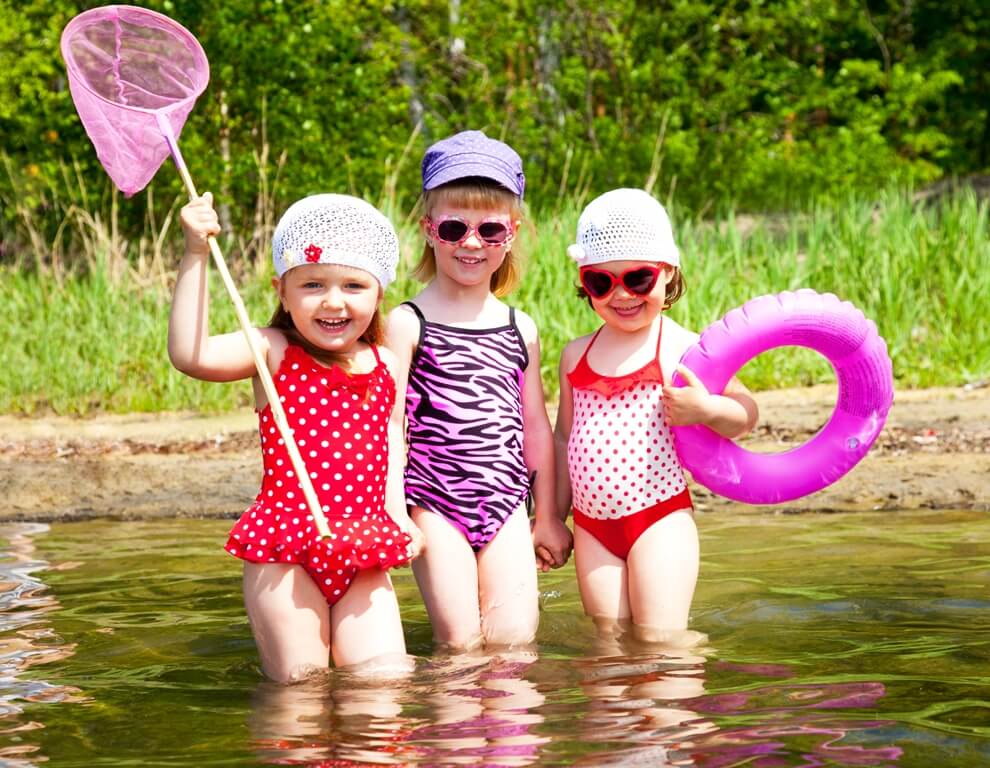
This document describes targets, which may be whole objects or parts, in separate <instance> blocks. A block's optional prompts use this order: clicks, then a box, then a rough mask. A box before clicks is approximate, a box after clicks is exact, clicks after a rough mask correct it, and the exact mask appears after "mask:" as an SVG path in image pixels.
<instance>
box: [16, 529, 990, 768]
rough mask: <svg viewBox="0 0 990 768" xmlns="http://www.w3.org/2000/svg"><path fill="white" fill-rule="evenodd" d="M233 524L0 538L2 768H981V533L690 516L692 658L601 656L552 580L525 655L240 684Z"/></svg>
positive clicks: (413, 646) (244, 633) (425, 660)
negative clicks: (230, 541)
mask: <svg viewBox="0 0 990 768" xmlns="http://www.w3.org/2000/svg"><path fill="white" fill-rule="evenodd" d="M227 527H229V523H226V522H218V521H172V522H154V523H150V522H149V523H116V522H115V523H111V522H99V521H98V522H87V523H76V524H58V525H52V526H51V527H50V528H49V527H48V526H37V525H24V524H10V525H6V526H4V527H3V528H0V550H2V552H3V553H4V555H3V557H2V559H0V582H2V589H0V665H2V666H0V762H2V764H3V765H11V766H19V765H24V766H27V765H42V764H49V765H58V766H92V765H101V766H123V765H130V764H135V763H138V762H140V763H141V764H143V765H197V766H213V765H216V766H221V765H223V766H228V765H253V764H257V765H264V764H277V765H311V766H331V765H333V766H343V765H382V764H393V765H462V764H470V765H479V764H480V765H491V766H501V765H505V766H517V765H571V764H573V765H694V766H705V767H707V768H720V767H722V766H763V767H765V768H770V767H771V766H773V767H774V768H777V767H778V766H811V765H830V766H831V765H835V766H845V765H855V766H930V765H935V764H943V765H952V766H983V765H987V764H990V726H988V724H990V699H988V696H987V694H986V691H987V690H990V687H988V684H990V680H988V674H990V673H988V670H990V648H988V646H990V618H988V617H990V611H988V608H990V596H988V593H987V584H988V583H990V520H988V519H986V516H985V515H979V514H977V513H960V512H946V513H937V512H929V513H924V514H914V513H912V514H907V513H900V514H891V513H872V514H869V513H864V514H841V515H838V514H837V515H803V516H761V515H755V514H723V513H718V514H711V515H708V516H705V517H702V518H701V520H700V527H701V531H702V547H703V563H702V571H701V579H700V582H699V586H698V593H697V596H696V599H695V605H694V610H693V616H692V626H693V627H694V628H695V629H697V630H700V631H702V632H705V633H707V635H708V642H707V644H706V645H704V646H701V647H697V648H694V649H691V650H690V651H684V650H679V651H678V650H674V649H671V648H662V647H652V648H647V647H636V646H632V645H629V644H612V645H608V644H602V643H598V642H596V641H595V640H594V638H593V637H592V632H591V625H590V622H589V621H588V620H587V619H586V618H585V617H584V616H583V615H582V613H581V608H580V601H579V599H578V595H577V590H576V587H575V585H574V572H573V568H572V567H570V566H569V567H567V568H565V569H562V570H561V571H556V572H554V573H553V574H550V575H549V576H544V577H541V590H542V600H541V602H542V606H543V613H542V617H541V625H540V634H539V637H538V640H539V644H538V647H537V649H535V651H533V650H526V651H523V650H520V651H515V652H511V653H509V652H506V653H502V654H498V655H494V656H486V655H482V654H478V655H468V656H455V657H450V656H446V657H445V656H431V655H430V654H431V653H432V647H431V642H430V628H429V625H428V623H427V621H426V615H425V611H424V609H423V606H422V604H421V602H420V601H419V599H418V595H417V592H416V588H415V584H414V583H413V581H412V578H411V576H410V574H409V572H408V570H406V571H399V572H397V574H396V583H397V588H398V592H399V596H400V600H401V603H402V606H403V616H404V620H405V625H406V631H407V640H408V645H409V649H410V652H412V653H414V654H416V655H417V656H418V657H419V658H418V661H417V666H416V670H415V672H414V673H413V674H412V675H411V676H410V677H409V678H407V679H405V680H400V681H391V682H388V681H369V680H367V679H364V678H361V677H358V676H355V675H353V674H350V673H347V672H340V671H337V672H333V673H328V674H327V675H325V676H322V677H320V678H316V679H312V680H309V681H307V682H306V683H304V684H301V685H296V686H279V685H274V684H271V683H267V682H265V681H263V680H262V679H261V677H260V673H259V670H258V666H257V663H256V657H255V653H254V646H253V642H252V640H251V635H250V629H249V627H248V624H247V620H246V618H245V616H244V610H243V605H242V602H241V596H240V580H239V566H238V563H237V562H236V561H235V560H233V559H232V558H230V557H229V556H227V555H226V554H224V553H223V552H222V550H221V549H220V545H221V542H222V541H223V539H224V533H225V531H226V529H227Z"/></svg>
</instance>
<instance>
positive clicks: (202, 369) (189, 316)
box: [168, 192, 269, 381]
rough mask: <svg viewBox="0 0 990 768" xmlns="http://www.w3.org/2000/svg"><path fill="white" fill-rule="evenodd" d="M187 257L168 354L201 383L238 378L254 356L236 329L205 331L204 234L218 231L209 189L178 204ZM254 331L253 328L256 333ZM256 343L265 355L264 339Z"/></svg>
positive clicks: (173, 311)
mask: <svg viewBox="0 0 990 768" xmlns="http://www.w3.org/2000/svg"><path fill="white" fill-rule="evenodd" d="M181 221H182V230H183V233H184V234H185V239H186V250H185V255H184V256H183V258H182V262H181V263H180V264H179V271H178V274H177V276H176V281H175V292H174V293H173V296H172V309H171V313H170V315H169V323H168V356H169V359H170V360H171V361H172V365H174V366H175V367H176V368H177V369H178V370H180V371H182V372H183V373H185V374H186V375H188V376H192V377H193V378H196V379H203V380H205V381H236V380H238V379H246V378H250V377H251V376H253V375H254V372H255V367H254V357H253V356H252V355H251V349H250V347H249V346H248V343H247V340H246V339H245V338H244V334H243V333H241V332H240V331H238V332H235V333H226V334H221V335H218V336H210V335H209V327H210V321H209V305H210V293H209V280H208V262H209V258H210V248H209V245H208V242H207V238H208V237H210V236H211V235H213V236H215V235H217V234H218V233H219V232H220V225H219V222H218V220H217V214H216V211H214V210H213V196H212V195H211V194H210V193H209V192H207V193H206V194H205V195H203V196H202V197H198V198H196V199H194V200H191V201H190V202H189V203H187V204H186V205H185V206H184V207H183V208H182V214H181ZM254 332H255V333H257V331H254ZM257 342H258V344H259V347H260V349H261V351H262V354H265V355H266V356H267V353H268V348H269V345H268V339H267V337H265V335H264V334H259V336H258V338H257Z"/></svg>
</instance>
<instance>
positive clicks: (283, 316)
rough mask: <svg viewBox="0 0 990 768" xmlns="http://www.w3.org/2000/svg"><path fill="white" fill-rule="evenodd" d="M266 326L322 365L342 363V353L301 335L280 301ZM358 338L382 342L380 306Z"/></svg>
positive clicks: (374, 343) (368, 341)
mask: <svg viewBox="0 0 990 768" xmlns="http://www.w3.org/2000/svg"><path fill="white" fill-rule="evenodd" d="M268 327H269V328H278V329H279V330H280V331H282V333H284V334H285V338H286V339H288V340H289V343H290V344H295V345H296V346H297V347H302V348H303V349H304V350H305V351H306V353H307V354H308V355H309V356H310V357H312V358H314V359H315V360H319V361H320V362H321V363H323V364H324V365H342V364H343V361H344V358H343V356H342V355H340V354H337V353H335V352H328V351H327V350H325V349H323V348H322V347H318V346H316V345H315V344H313V343H311V342H309V341H307V340H306V339H305V338H303V335H302V334H301V333H299V330H298V329H297V328H296V324H295V323H293V322H292V315H290V314H289V313H288V312H286V311H285V307H283V306H282V302H281V301H280V302H279V304H278V306H277V307H276V308H275V313H274V314H273V315H272V319H271V320H270V321H269V323H268ZM360 340H361V341H363V342H364V343H365V344H371V345H372V346H378V345H379V344H381V343H382V342H384V340H385V326H384V324H383V323H382V316H381V307H378V308H376V309H375V313H374V314H373V315H372V316H371V322H370V323H368V327H367V328H366V329H365V331H364V333H362V334H361V336H360Z"/></svg>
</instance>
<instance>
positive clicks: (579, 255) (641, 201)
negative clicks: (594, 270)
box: [567, 189, 681, 267]
mask: <svg viewBox="0 0 990 768" xmlns="http://www.w3.org/2000/svg"><path fill="white" fill-rule="evenodd" d="M567 255H568V256H570V257H571V258H572V259H574V261H576V262H577V264H578V266H579V267H586V266H588V265H589V264H602V263H603V262H606V261H655V262H663V263H664V264H670V265H671V266H674V267H678V266H680V263H681V258H680V253H679V252H678V250H677V246H676V245H675V244H674V234H673V232H672V231H671V229H670V219H669V218H667V211H665V210H664V207H663V206H662V205H660V203H658V202H657V201H656V200H655V199H654V198H653V197H652V196H651V195H649V194H648V193H646V192H644V191H643V190H641V189H613V190H612V191H611V192H606V193H605V194H604V195H600V196H599V197H596V198H595V199H594V200H592V201H591V202H590V203H588V205H587V207H585V209H584V211H582V212H581V217H580V218H579V219H578V225H577V242H576V243H575V244H574V245H571V246H568V248H567Z"/></svg>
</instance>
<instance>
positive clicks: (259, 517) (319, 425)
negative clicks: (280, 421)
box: [225, 346, 410, 605]
mask: <svg viewBox="0 0 990 768" xmlns="http://www.w3.org/2000/svg"><path fill="white" fill-rule="evenodd" d="M373 349H374V352H375V359H376V360H377V361H378V363H377V365H376V366H375V369H374V370H373V371H371V372H370V373H364V374H347V373H345V372H344V371H343V369H342V368H340V367H339V366H334V367H333V368H327V367H326V366H323V365H320V364H319V363H317V362H316V361H315V360H314V359H313V358H312V357H310V356H309V355H308V354H306V352H304V351H303V350H302V349H301V348H300V347H297V346H289V347H288V348H287V349H286V351H285V357H284V359H283V360H282V364H281V366H280V367H279V370H278V372H277V373H276V375H275V377H274V378H275V389H276V391H277V392H278V393H279V400H280V401H281V403H282V406H283V408H284V409H285V416H286V420H287V421H288V423H289V427H290V428H291V429H292V434H293V436H294V437H295V439H296V444H297V445H298V447H299V452H300V454H301V455H302V457H303V461H305V463H306V467H307V469H308V470H309V473H310V477H311V478H312V481H313V487H314V488H315V490H316V495H317V497H318V498H319V500H320V503H321V505H322V506H323V514H324V515H325V516H326V518H327V522H328V524H329V527H330V538H329V539H326V540H321V539H320V538H319V535H318V534H317V530H316V524H315V523H314V522H313V518H312V516H311V515H310V514H309V513H308V511H307V509H306V500H305V498H304V496H303V493H302V490H301V488H300V487H299V482H298V480H296V478H295V472H294V471H293V469H292V462H291V460H290V459H289V454H288V451H287V450H286V448H285V443H284V441H283V440H282V437H281V435H280V433H279V430H278V427H277V426H276V424H275V419H274V417H273V416H272V412H271V405H266V406H265V408H264V409H263V410H261V411H259V412H258V423H259V429H260V432H261V451H262V456H263V459H264V476H263V478H262V483H261V491H260V492H259V493H258V497H257V499H255V502H254V504H252V505H251V506H250V507H248V509H247V510H246V511H245V512H244V514H242V515H241V517H240V519H239V520H238V521H237V524H236V525H234V527H233V529H231V532H230V537H229V538H228V540H227V545H226V547H225V549H226V550H227V551H228V552H230V554H232V555H234V556H235V557H239V558H241V559H242V560H248V561H250V562H252V563H294V564H298V565H301V566H302V567H303V568H304V569H305V570H306V572H307V573H309V575H310V576H311V577H312V578H313V580H314V581H315V582H316V584H317V586H319V588H320V591H321V592H323V594H324V596H325V597H326V599H327V602H328V603H329V604H330V605H333V604H334V603H335V602H337V600H339V599H340V598H341V596H342V595H343V594H344V592H346V591H347V588H348V586H350V583H351V582H352V581H353V580H354V577H355V576H356V575H357V573H358V571H359V570H361V569H363V568H391V567H392V566H395V565H400V564H402V563H405V562H407V561H408V559H409V556H408V552H407V545H408V544H409V543H410V538H409V536H408V535H407V534H406V533H404V532H403V531H402V530H400V529H399V527H398V526H397V525H396V524H395V522H394V521H393V520H392V518H391V517H390V516H389V515H388V513H387V512H386V511H385V479H386V475H387V470H388V420H389V414H390V413H391V411H392V405H393V404H394V402H395V381H393V379H392V376H391V374H390V373H389V371H388V368H387V367H386V366H385V364H384V363H383V362H382V360H381V358H380V357H379V356H378V350H377V349H375V348H373Z"/></svg>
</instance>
